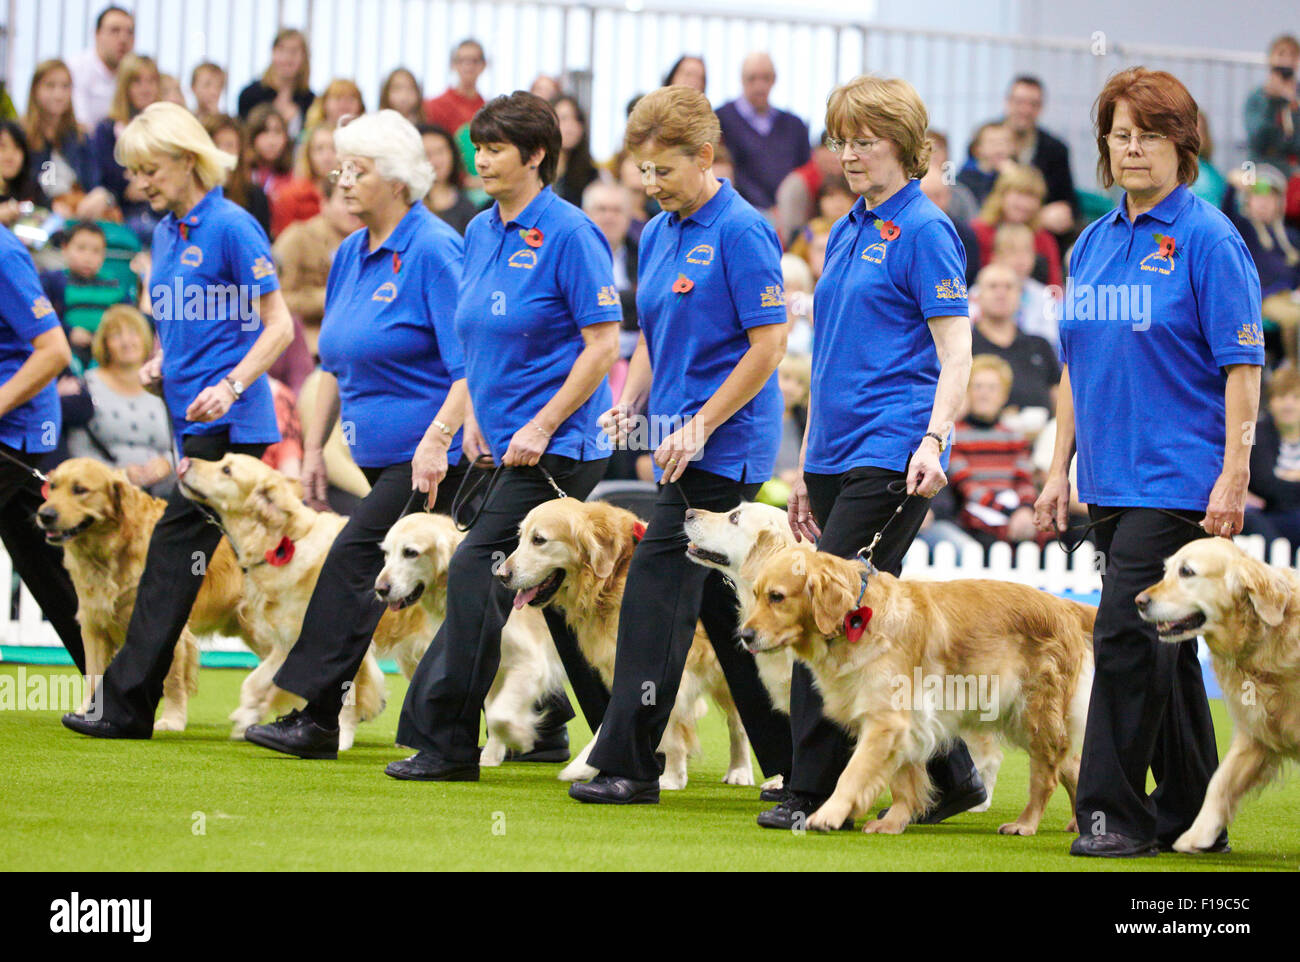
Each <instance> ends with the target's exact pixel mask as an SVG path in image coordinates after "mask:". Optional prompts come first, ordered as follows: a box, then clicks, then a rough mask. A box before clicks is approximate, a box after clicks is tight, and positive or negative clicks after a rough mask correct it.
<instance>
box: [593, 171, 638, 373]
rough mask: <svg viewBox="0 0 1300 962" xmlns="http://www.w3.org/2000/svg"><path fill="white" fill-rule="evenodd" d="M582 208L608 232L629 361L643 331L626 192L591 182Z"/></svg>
mask: <svg viewBox="0 0 1300 962" xmlns="http://www.w3.org/2000/svg"><path fill="white" fill-rule="evenodd" d="M582 210H583V213H585V214H586V215H587V216H588V217H590V218H591V219H592V221H593V222H594V223H595V225H596V226H597V227H599V228H600V232H601V233H602V234H604V235H605V240H606V241H608V242H609V249H610V252H611V253H612V254H613V257H614V286H615V287H616V288H617V289H618V296H619V300H620V301H621V302H622V304H623V323H622V324H621V325H620V328H619V356H620V357H621V358H623V359H624V360H627V359H629V358H631V357H632V352H633V350H635V349H636V341H637V337H638V333H639V331H640V330H641V328H640V325H639V324H638V323H637V316H636V278H637V244H636V241H634V240H632V238H631V237H629V236H628V228H629V227H631V226H632V219H631V217H630V216H629V215H628V204H627V194H626V193H625V192H624V190H623V188H622V187H621V186H619V185H618V184H614V183H610V182H609V181H605V180H595V181H592V182H591V183H590V184H588V185H587V189H586V190H585V191H583V193H582Z"/></svg>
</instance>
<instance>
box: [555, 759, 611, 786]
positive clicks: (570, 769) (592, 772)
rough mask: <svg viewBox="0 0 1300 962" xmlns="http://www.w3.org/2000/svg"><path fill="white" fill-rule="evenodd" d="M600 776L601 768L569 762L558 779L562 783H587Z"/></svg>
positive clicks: (583, 763)
mask: <svg viewBox="0 0 1300 962" xmlns="http://www.w3.org/2000/svg"><path fill="white" fill-rule="evenodd" d="M599 774H600V769H599V768H592V767H591V766H590V765H588V764H586V763H585V762H569V764H568V765H566V766H564V769H563V771H561V772H560V774H559V775H557V776H556V777H557V778H559V780H560V781H562V782H586V781H590V780H591V779H593V778H595V777H596V776H597V775H599Z"/></svg>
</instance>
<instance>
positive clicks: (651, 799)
mask: <svg viewBox="0 0 1300 962" xmlns="http://www.w3.org/2000/svg"><path fill="white" fill-rule="evenodd" d="M569 797H570V798H576V799H577V800H578V801H580V802H593V803H595V804H598V805H658V804H659V779H657V778H654V779H651V780H649V781H645V782H643V781H639V780H638V779H635V778H624V777H623V776H621V775H606V774H605V773H604V772H601V773H600V774H599V775H597V776H596V777H595V778H593V779H592V780H591V781H589V782H574V783H573V784H572V785H570V786H569Z"/></svg>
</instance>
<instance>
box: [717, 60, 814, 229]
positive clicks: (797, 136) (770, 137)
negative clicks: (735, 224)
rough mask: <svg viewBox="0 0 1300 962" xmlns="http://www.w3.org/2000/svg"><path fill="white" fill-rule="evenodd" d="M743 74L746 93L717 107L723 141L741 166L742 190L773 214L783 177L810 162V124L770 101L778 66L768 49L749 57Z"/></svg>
mask: <svg viewBox="0 0 1300 962" xmlns="http://www.w3.org/2000/svg"><path fill="white" fill-rule="evenodd" d="M740 77H741V85H742V89H743V90H744V96H742V97H738V98H737V99H735V100H733V101H731V102H730V103H725V104H723V105H722V106H721V107H719V108H718V111H717V114H718V121H719V123H721V125H722V140H723V143H725V144H726V145H727V149H728V150H729V151H731V157H732V160H733V162H734V163H735V165H736V184H735V187H736V189H737V190H738V191H740V195H741V196H742V197H744V198H745V200H747V201H749V202H750V203H751V204H753V205H754V207H756V208H758V210H759V211H760V212H761V213H763V214H766V215H768V216H772V209H773V208H774V207H775V206H776V189H777V187H779V186H780V184H781V181H782V179H783V178H784V177H785V175H786V174H788V173H790V171H792V170H794V169H795V168H796V167H798V166H800V165H801V164H805V163H807V162H808V157H809V154H810V150H811V148H810V147H809V145H808V125H807V124H805V123H804V122H803V121H802V120H800V119H799V118H798V117H796V116H795V115H794V114H792V113H789V112H787V111H784V110H778V109H777V108H775V107H773V106H772V105H771V104H770V103H769V102H768V95H769V94H770V93H771V92H772V87H773V86H774V85H775V84H776V67H774V66H773V65H772V58H771V57H769V56H768V55H767V54H765V53H751V54H750V55H749V56H748V57H746V58H745V62H744V65H743V66H742V67H741V71H740Z"/></svg>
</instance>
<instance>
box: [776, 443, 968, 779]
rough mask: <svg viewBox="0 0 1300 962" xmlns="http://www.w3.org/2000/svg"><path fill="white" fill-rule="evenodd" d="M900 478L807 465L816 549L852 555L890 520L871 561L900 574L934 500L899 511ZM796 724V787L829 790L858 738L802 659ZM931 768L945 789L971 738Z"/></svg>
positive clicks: (964, 766)
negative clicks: (832, 710) (827, 710)
mask: <svg viewBox="0 0 1300 962" xmlns="http://www.w3.org/2000/svg"><path fill="white" fill-rule="evenodd" d="M895 481H898V482H904V483H905V482H906V481H907V475H906V474H905V473H900V472H898V471H890V470H888V469H887V468H876V467H861V468H853V469H851V470H849V471H846V472H844V473H843V474H809V473H807V472H805V473H804V483H805V484H807V486H808V500H809V502H810V506H811V508H812V513H813V517H814V518H815V519H816V521H817V526H818V527H819V528H821V531H822V536H821V539H820V540H819V541H818V543H817V548H818V550H820V551H825V552H827V553H829V554H833V555H838V556H839V557H841V558H852V557H853V556H854V555H855V554H857V552H858V550H859V549H860V548H863V547H866V546H867V545H868V544H870V543H871V539H872V538H873V537H875V534H876V532H877V531H879V530H880V529H881V528H883V527H884V526H885V524H886V523H887V522H888V523H889V528H888V529H887V530H886V531H885V533H884V534H883V535H881V538H880V543H879V544H877V545H876V549H875V552H874V553H873V554H872V561H873V563H874V564H875V566H876V568H877V569H879V570H880V571H888V572H889V573H890V574H892V575H899V574H901V573H902V570H903V558H904V556H905V555H906V554H907V549H908V548H909V547H911V544H912V541H913V540H914V539H915V538H916V533H917V532H918V531H920V530H921V524H922V522H924V521H925V512H926V509H927V508H928V507H929V502H928V501H927V500H926V499H925V498H912V499H910V500H909V501H908V502H907V504H906V506H905V507H904V508H903V512H902V514H900V515H899V516H898V517H897V518H894V510H895V509H896V508H897V507H898V505H899V503H900V502H902V500H903V498H904V495H902V494H894V493H892V492H891V491H890V490H889V484H890V483H891V482H895ZM898 486H899V485H897V484H896V485H895V487H898ZM891 518H893V519H894V520H893V521H892V522H891V521H890V519H891ZM790 728H791V730H792V733H793V737H794V772H793V773H792V775H791V779H790V787H791V788H793V789H794V790H795V791H798V792H805V793H807V794H809V795H817V796H826V795H830V794H831V793H832V792H834V791H835V783H836V782H837V781H838V780H839V777H840V773H841V772H842V771H844V766H845V765H846V764H848V760H849V756H850V755H851V754H853V743H852V741H851V740H850V739H849V736H848V733H847V732H845V731H844V729H843V728H841V727H840V726H839V725H837V724H835V722H833V721H831V720H830V719H829V718H827V717H826V716H825V715H824V714H823V709H822V699H821V695H819V694H818V693H817V689H816V687H815V686H814V683H813V676H812V672H811V671H809V670H808V668H807V666H806V665H804V664H802V663H801V662H798V661H796V662H795V665H794V680H793V682H792V684H791V685H790ZM926 769H927V770H928V771H929V773H930V780H931V781H932V782H934V785H935V788H936V789H938V790H939V791H940V792H944V791H946V790H948V789H951V788H953V787H955V786H957V785H960V784H961V783H962V782H964V781H966V780H967V779H968V778H969V777H970V776H971V773H972V772H974V770H975V765H974V763H973V762H972V761H971V757H970V751H969V750H968V749H967V748H966V743H965V742H963V741H961V740H960V739H958V740H957V741H955V742H954V743H953V744H952V746H951V747H949V748H947V749H946V750H944V751H942V752H940V753H937V754H935V755H934V756H933V757H932V758H931V759H930V761H929V763H928V764H927V765H926Z"/></svg>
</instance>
